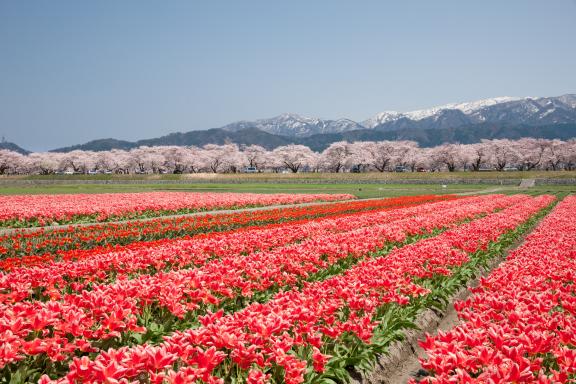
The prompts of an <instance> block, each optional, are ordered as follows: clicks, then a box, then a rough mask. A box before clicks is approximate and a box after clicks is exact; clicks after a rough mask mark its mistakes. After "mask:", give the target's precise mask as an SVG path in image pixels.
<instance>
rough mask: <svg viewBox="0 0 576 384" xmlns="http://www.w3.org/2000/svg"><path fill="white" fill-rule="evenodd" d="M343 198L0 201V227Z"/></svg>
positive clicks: (150, 195) (157, 196) (152, 195)
mask: <svg viewBox="0 0 576 384" xmlns="http://www.w3.org/2000/svg"><path fill="white" fill-rule="evenodd" d="M353 198H354V196H352V195H347V194H340V195H336V194H334V195H330V194H317V195H313V194H300V195H298V194H267V195H259V194H255V193H194V192H143V193H138V194H136V195H135V194H134V193H114V194H109V193H101V194H77V195H28V196H26V195H16V196H0V207H2V209H0V226H4V227H16V226H17V227H30V226H42V225H46V224H48V223H56V224H63V223H74V222H81V221H110V220H115V219H127V218H136V217H150V216H151V217H154V216H161V215H163V214H175V213H191V212H197V211H207V210H214V209H234V208H241V207H260V206H266V205H281V204H296V203H309V202H313V201H337V200H348V199H353Z"/></svg>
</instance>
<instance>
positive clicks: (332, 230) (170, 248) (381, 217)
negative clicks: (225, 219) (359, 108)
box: [0, 197, 521, 303]
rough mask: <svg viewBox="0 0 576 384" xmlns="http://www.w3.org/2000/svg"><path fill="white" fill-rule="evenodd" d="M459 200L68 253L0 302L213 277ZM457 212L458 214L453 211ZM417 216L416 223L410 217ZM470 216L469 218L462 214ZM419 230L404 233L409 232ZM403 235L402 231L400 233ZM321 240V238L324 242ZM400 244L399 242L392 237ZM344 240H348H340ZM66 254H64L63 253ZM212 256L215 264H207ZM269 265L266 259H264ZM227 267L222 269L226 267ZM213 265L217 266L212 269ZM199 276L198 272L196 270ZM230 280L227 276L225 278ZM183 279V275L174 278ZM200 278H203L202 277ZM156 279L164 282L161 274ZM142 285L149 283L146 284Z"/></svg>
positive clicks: (21, 278)
mask: <svg viewBox="0 0 576 384" xmlns="http://www.w3.org/2000/svg"><path fill="white" fill-rule="evenodd" d="M518 199H521V197H491V198H468V199H466V203H467V204H474V203H477V201H479V200H482V201H484V204H483V205H477V206H473V207H474V208H473V209H470V208H468V209H467V210H466V211H465V212H466V214H467V215H474V214H477V213H481V212H486V211H487V210H488V209H490V208H492V209H497V208H502V207H504V206H506V205H509V204H512V203H513V202H515V201H517V200H518ZM462 204H464V202H460V201H455V202H454V201H451V202H450V201H449V202H442V203H436V204H424V205H420V206H416V207H412V208H405V209H398V210H393V211H382V212H374V213H362V214H356V215H350V216H344V217H337V218H323V219H317V220H311V221H307V222H304V223H296V224H294V223H292V224H283V225H278V226H274V227H272V228H264V229H259V228H255V229H244V230H240V231H236V232H231V233H215V234H211V235H208V236H203V237H198V238H192V239H187V240H164V241H159V242H156V243H154V244H150V243H143V244H142V243H137V246H133V247H126V248H124V249H122V250H116V251H114V252H104V253H99V254H95V253H88V252H85V253H84V254H83V255H82V256H83V257H82V258H81V259H80V260H78V259H79V256H80V255H78V253H74V259H73V260H63V261H60V262H52V263H48V264H46V265H42V266H36V267H30V268H26V267H21V268H15V269H13V270H12V271H10V272H8V273H5V274H3V273H0V303H10V302H16V301H21V300H24V299H26V298H28V297H30V296H32V295H35V296H36V298H41V297H51V298H52V299H55V298H58V297H60V296H61V294H62V293H63V292H74V291H76V292H78V291H81V290H83V289H85V288H86V287H87V286H88V285H93V284H94V283H98V282H111V281H113V280H114V279H116V278H120V279H122V278H125V277H126V276H128V275H130V276H131V277H134V276H135V274H140V273H146V274H147V275H150V274H155V273H157V272H161V271H165V270H170V271H171V273H173V272H174V271H176V270H179V269H183V268H188V267H193V266H196V267H200V266H202V265H204V264H205V263H207V262H209V261H212V263H211V264H209V265H208V266H207V267H206V268H212V269H211V270H212V272H211V273H213V274H216V276H218V275H219V274H220V273H221V271H220V270H221V269H222V268H224V269H230V268H232V265H237V264H238V263H242V264H244V263H246V260H248V259H249V260H251V262H255V260H254V259H253V258H254V257H256V256H254V255H251V257H252V258H246V257H244V256H243V255H244V254H246V253H253V252H256V251H259V250H264V251H271V250H272V249H273V248H278V247H280V248H279V249H277V250H276V251H274V252H275V253H274V255H275V257H277V258H285V256H286V255H287V254H290V253H294V252H300V251H302V249H303V248H302V247H303V246H304V245H305V244H306V243H304V244H302V243H300V244H292V243H294V242H301V241H304V240H306V239H308V240H306V241H307V242H308V243H311V244H312V245H313V246H315V247H317V246H318V245H317V244H321V243H322V242H323V241H334V235H335V234H337V233H342V232H344V233H342V234H340V235H339V236H340V237H343V238H345V237H346V236H350V233H349V232H350V231H352V230H354V229H359V228H364V227H373V226H374V223H386V224H384V226H385V227H386V228H389V227H390V224H391V223H392V222H394V221H398V220H402V219H407V218H411V220H410V222H409V224H410V225H412V226H417V225H421V226H422V227H423V226H424V225H427V228H434V227H436V226H437V221H426V219H427V217H428V216H424V215H425V214H429V213H430V212H433V211H444V210H446V209H450V208H452V209H453V208H454V207H460V206H461V205H462ZM459 213H460V212H459ZM414 217H417V218H418V219H414ZM468 217H470V216H468ZM440 219H445V220H452V218H451V217H448V216H445V217H444V218H442V217H440V218H437V219H436V220H440ZM406 225H407V224H406V223H404V222H401V223H400V224H399V225H398V226H399V228H405V226H406ZM417 229H419V227H414V228H412V229H410V231H411V233H413V232H414V231H415V230H417ZM400 235H401V236H403V232H400ZM325 238H326V239H325ZM396 240H398V241H402V240H403V238H398V239H396ZM342 241H344V242H346V241H350V240H349V239H344V240H342ZM65 256H66V255H65ZM214 258H216V260H212V259H214ZM268 262H270V260H269V261H268ZM226 263H228V265H227V264H226ZM215 265H217V267H215V269H214V266H215ZM276 265H282V264H281V263H277V264H276ZM235 269H236V270H238V273H243V269H242V268H238V267H235ZM201 273H204V272H201ZM225 275H226V276H228V277H229V278H232V277H231V275H230V273H228V274H225ZM182 278H185V277H184V276H182V277H179V279H182ZM204 278H205V279H206V278H207V276H204ZM162 279H167V277H166V275H165V274H164V275H163V276H162ZM147 284H150V282H148V283H147Z"/></svg>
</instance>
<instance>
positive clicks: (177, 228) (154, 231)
mask: <svg viewBox="0 0 576 384" xmlns="http://www.w3.org/2000/svg"><path fill="white" fill-rule="evenodd" d="M455 198H457V197H455V196H451V195H446V196H435V195H424V196H411V197H398V198H391V199H381V200H367V201H349V202H337V203H332V204H320V205H314V206H305V207H282V208H277V209H270V210H262V211H254V212H234V213H229V214H218V215H208V214H207V215H201V216H194V217H187V216H181V217H174V218H157V219H153V220H149V221H129V222H125V223H116V224H113V223H102V224H94V225H90V226H82V227H73V226H70V227H68V228H65V229H56V230H50V231H45V230H43V229H40V230H36V231H33V232H28V231H26V232H16V233H11V234H7V235H4V236H0V258H1V257H2V255H3V256H4V258H5V259H7V258H9V260H0V269H5V270H8V269H11V268H13V267H15V266H19V265H24V266H29V265H34V264H43V263H46V262H48V261H50V260H52V259H53V257H54V254H56V255H59V256H62V257H65V254H71V255H72V257H81V256H78V255H74V254H75V251H77V250H87V249H94V248H99V249H96V250H95V252H97V253H101V252H103V251H111V250H112V248H114V247H115V246H117V245H126V244H131V243H133V242H142V241H152V240H159V239H165V238H186V237H189V236H192V235H195V234H198V233H206V232H214V231H226V230H232V229H237V228H241V227H246V226H254V225H264V224H273V223H283V222H289V221H298V220H308V219H312V218H317V217H324V216H338V215H343V214H350V213H355V212H362V211H369V210H383V209H396V208H400V207H406V206H411V205H417V204H421V203H423V202H429V201H443V200H453V199H455ZM82 253H83V252H79V254H82ZM18 256H27V257H25V258H23V259H19V257H18Z"/></svg>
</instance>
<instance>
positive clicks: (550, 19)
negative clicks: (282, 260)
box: [0, 0, 576, 150]
mask: <svg viewBox="0 0 576 384" xmlns="http://www.w3.org/2000/svg"><path fill="white" fill-rule="evenodd" d="M565 93H576V0H484V1H462V0H438V1H430V0H421V1H412V0H405V1H376V0H375V1H360V0H358V1H351V0H326V1H320V0H317V1H313V0H291V1H273V0H267V1H266V0H258V1H251V0H245V1H239V0H230V1H217V0H214V1H193V0H182V1H177V0H173V1H145V0H110V1H108V0H93V1H90V0H69V1H65V0H37V1H35V0H0V135H4V136H5V137H6V139H7V140H9V141H13V142H15V143H17V144H19V145H20V146H22V147H24V148H27V149H31V150H47V149H53V148H56V147H60V146H65V145H71V144H78V143H83V142H86V141H88V140H92V139H97V138H106V137H114V138H118V139H126V140H135V139H142V138H151V137H157V136H161V135H164V134H167V133H170V132H176V131H181V132H185V131H189V130H195V129H207V128H213V127H220V126H222V125H225V124H227V123H230V122H233V121H237V120H252V119H257V118H264V117H272V116H276V115H278V114H280V113H283V112H294V113H299V114H302V115H305V116H317V117H322V118H340V117H347V118H351V119H353V120H357V121H361V120H364V119H366V118H368V117H370V116H371V115H373V114H375V113H377V112H381V111H384V110H397V111H409V110H414V109H420V108H424V107H431V106H434V105H439V104H444V103H448V102H460V101H471V100H475V99H480V98H488V97H495V96H557V95H561V94H565Z"/></svg>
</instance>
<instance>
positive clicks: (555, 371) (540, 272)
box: [421, 196, 576, 383]
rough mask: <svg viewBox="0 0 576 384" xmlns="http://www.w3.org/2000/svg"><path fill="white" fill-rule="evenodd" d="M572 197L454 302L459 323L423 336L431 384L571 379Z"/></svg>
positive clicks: (575, 307)
mask: <svg viewBox="0 0 576 384" xmlns="http://www.w3.org/2000/svg"><path fill="white" fill-rule="evenodd" d="M575 216H576V196H569V197H567V198H565V199H564V200H563V201H562V202H561V203H560V204H558V205H557V206H556V208H555V209H554V211H552V213H551V214H550V215H549V216H548V217H546V218H545V219H544V220H543V221H542V223H541V224H540V225H539V226H538V227H537V229H536V230H535V231H534V232H533V233H532V234H530V235H529V236H528V237H527V239H526V241H525V243H524V244H523V245H522V246H521V247H519V248H518V249H516V250H515V251H513V252H511V254H510V255H509V257H508V259H507V261H506V262H504V263H503V264H502V265H501V266H500V267H499V268H497V269H496V270H494V271H493V272H492V273H491V274H490V276H489V277H488V278H487V279H485V280H483V281H482V283H481V286H480V287H479V288H477V289H475V290H474V295H473V296H472V297H471V298H469V299H468V300H466V301H464V302H459V303H456V305H455V307H456V309H457V311H458V316H459V318H460V320H461V323H460V325H458V326H456V327H455V328H453V329H451V330H450V331H448V332H439V333H438V335H437V336H434V337H432V336H428V337H427V338H426V340H425V341H422V342H421V345H422V347H423V348H424V349H425V351H426V353H427V355H428V358H427V359H425V360H422V361H421V363H422V366H423V367H424V368H425V369H427V370H429V371H430V373H431V374H433V375H434V376H433V377H432V378H429V379H428V380H427V382H429V383H455V382H458V383H511V382H516V383H519V382H522V383H568V382H574V381H576V285H575V284H574V282H575V281H576V220H574V217H575Z"/></svg>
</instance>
